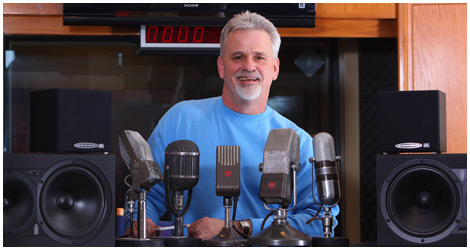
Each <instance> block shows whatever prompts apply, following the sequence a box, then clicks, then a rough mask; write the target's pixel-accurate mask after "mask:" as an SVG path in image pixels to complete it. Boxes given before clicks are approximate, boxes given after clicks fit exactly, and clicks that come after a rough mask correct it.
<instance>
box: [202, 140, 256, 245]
mask: <svg viewBox="0 0 470 250" xmlns="http://www.w3.org/2000/svg"><path fill="white" fill-rule="evenodd" d="M216 155H217V158H216V173H215V176H216V186H215V193H216V195H217V196H223V205H224V209H225V218H224V227H223V228H222V229H221V230H220V232H219V233H218V234H217V235H216V236H215V237H214V238H212V239H210V240H204V241H203V246H211V247H236V246H246V243H247V240H246V239H244V238H242V237H241V234H240V233H239V232H238V230H237V229H236V228H235V226H234V225H233V224H232V222H233V221H234V220H235V216H236V209H237V205H236V204H237V202H238V196H240V146H217V148H216ZM232 198H233V200H232ZM232 201H233V203H234V205H233V216H232V219H230V214H231V209H232Z"/></svg>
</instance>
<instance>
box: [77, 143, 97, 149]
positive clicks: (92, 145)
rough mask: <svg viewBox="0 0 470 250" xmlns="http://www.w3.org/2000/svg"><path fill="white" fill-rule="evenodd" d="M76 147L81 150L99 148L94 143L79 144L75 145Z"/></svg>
mask: <svg viewBox="0 0 470 250" xmlns="http://www.w3.org/2000/svg"><path fill="white" fill-rule="evenodd" d="M73 146H74V147H76V148H79V149H93V148H98V147H99V145H98V144H96V143H93V142H78V143H75V144H73Z"/></svg>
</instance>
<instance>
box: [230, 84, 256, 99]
mask: <svg viewBox="0 0 470 250" xmlns="http://www.w3.org/2000/svg"><path fill="white" fill-rule="evenodd" d="M235 90H236V91H237V94H238V96H240V98H242V99H243V100H245V101H251V100H254V99H256V98H258V97H259V96H260V94H261V83H259V84H256V85H241V84H235Z"/></svg>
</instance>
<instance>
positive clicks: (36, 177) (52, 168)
mask: <svg viewBox="0 0 470 250" xmlns="http://www.w3.org/2000/svg"><path fill="white" fill-rule="evenodd" d="M3 164H4V165H3V242H4V243H3V244H4V246H6V247H10V246H18V247H20V246H24V247H27V246H42V247H50V246H93V247H94V246H114V235H115V228H114V224H115V220H114V218H115V216H114V213H115V212H114V182H115V180H114V178H115V177H114V168H115V167H114V155H104V154H99V155H91V154H67V155H62V154H9V153H4V154H3Z"/></svg>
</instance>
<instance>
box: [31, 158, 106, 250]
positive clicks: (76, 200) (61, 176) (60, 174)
mask: <svg viewBox="0 0 470 250" xmlns="http://www.w3.org/2000/svg"><path fill="white" fill-rule="evenodd" d="M100 175H102V174H101V172H100V171H99V170H98V169H97V168H96V167H94V166H93V165H92V164H90V163H89V162H87V161H83V160H66V161H62V162H60V163H58V164H56V165H54V166H53V167H52V168H50V169H49V171H48V172H46V173H45V174H44V176H43V178H41V180H40V183H39V189H38V190H39V191H38V196H39V199H38V207H39V211H40V212H39V213H38V217H39V223H40V224H41V225H42V226H43V229H44V230H45V231H46V232H48V235H50V236H51V237H52V238H53V239H54V240H56V241H58V242H60V243H63V244H68V245H75V244H83V243H85V242H87V241H89V240H91V239H92V238H93V237H94V235H97V234H96V233H95V232H96V231H98V230H100V228H101V227H102V226H103V225H104V223H103V221H104V220H105V217H109V214H110V211H109V210H110V206H111V202H112V201H111V199H110V194H109V193H110V192H109V190H107V189H106V188H105V187H107V186H108V185H107V184H104V183H101V182H100V180H105V179H104V178H102V177H100Z"/></svg>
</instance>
